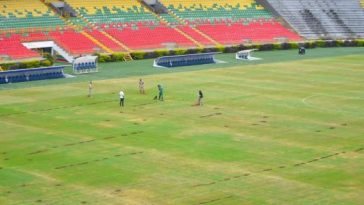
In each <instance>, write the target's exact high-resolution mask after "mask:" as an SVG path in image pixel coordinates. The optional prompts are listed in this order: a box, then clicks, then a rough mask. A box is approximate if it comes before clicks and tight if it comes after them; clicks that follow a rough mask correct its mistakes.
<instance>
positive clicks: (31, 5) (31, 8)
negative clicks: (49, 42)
mask: <svg viewBox="0 0 364 205" xmlns="http://www.w3.org/2000/svg"><path fill="white" fill-rule="evenodd" d="M62 26H64V22H63V21H62V19H60V18H59V17H58V16H56V15H55V14H54V13H53V12H52V11H51V10H50V9H49V8H48V7H47V6H46V5H44V4H43V3H42V2H41V1H39V0H17V1H13V0H1V4H0V30H6V31H9V30H12V29H14V30H16V29H20V28H56V27H62Z"/></svg>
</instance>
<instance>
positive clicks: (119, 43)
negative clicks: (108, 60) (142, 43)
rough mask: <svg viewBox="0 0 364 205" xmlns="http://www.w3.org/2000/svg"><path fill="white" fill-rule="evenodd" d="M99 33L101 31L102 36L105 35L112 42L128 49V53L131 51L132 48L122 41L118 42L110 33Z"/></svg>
mask: <svg viewBox="0 0 364 205" xmlns="http://www.w3.org/2000/svg"><path fill="white" fill-rule="evenodd" d="M100 33H102V34H103V35H104V36H106V37H107V38H109V39H110V40H112V41H113V42H115V43H116V44H118V45H119V46H121V47H122V48H124V50H126V51H128V52H129V53H130V52H133V50H132V49H130V48H129V47H127V46H126V45H125V44H123V43H122V42H120V41H119V40H117V39H116V38H114V37H112V36H111V35H110V34H108V33H106V32H105V31H100Z"/></svg>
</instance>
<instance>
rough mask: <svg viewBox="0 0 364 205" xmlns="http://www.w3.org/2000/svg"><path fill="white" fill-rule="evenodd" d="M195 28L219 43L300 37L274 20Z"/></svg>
mask: <svg viewBox="0 0 364 205" xmlns="http://www.w3.org/2000/svg"><path fill="white" fill-rule="evenodd" d="M197 28H198V29H199V30H201V31H202V32H204V33H205V34H207V35H209V36H210V37H211V38H213V39H214V40H216V41H218V42H220V43H221V44H240V43H244V40H247V39H249V40H251V41H253V42H273V41H274V39H275V38H287V39H289V40H299V39H300V37H299V36H298V35H297V34H295V33H294V32H292V31H290V30H288V29H287V28H285V27H283V26H282V25H281V24H280V23H278V22H275V21H261V22H260V21H258V22H250V23H249V24H248V25H244V24H243V23H229V24H227V23H220V24H203V25H199V26H198V27H197Z"/></svg>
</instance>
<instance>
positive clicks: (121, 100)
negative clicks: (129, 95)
mask: <svg viewBox="0 0 364 205" xmlns="http://www.w3.org/2000/svg"><path fill="white" fill-rule="evenodd" d="M119 98H120V103H119V104H120V107H124V101H125V94H124V92H123V91H122V90H121V91H120V92H119Z"/></svg>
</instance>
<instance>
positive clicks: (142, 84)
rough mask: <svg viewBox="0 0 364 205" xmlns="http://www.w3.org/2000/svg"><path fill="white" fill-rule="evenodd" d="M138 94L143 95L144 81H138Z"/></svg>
mask: <svg viewBox="0 0 364 205" xmlns="http://www.w3.org/2000/svg"><path fill="white" fill-rule="evenodd" d="M139 93H140V94H145V90H144V81H143V79H141V78H140V79H139Z"/></svg>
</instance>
